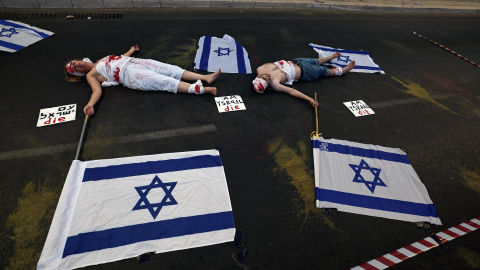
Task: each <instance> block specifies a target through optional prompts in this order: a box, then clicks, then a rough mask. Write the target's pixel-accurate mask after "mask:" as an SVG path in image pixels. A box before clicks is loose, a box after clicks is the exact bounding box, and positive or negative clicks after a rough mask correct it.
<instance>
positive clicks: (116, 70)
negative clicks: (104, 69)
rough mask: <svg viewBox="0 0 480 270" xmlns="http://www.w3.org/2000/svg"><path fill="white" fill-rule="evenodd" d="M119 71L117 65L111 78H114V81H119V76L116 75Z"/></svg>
mask: <svg viewBox="0 0 480 270" xmlns="http://www.w3.org/2000/svg"><path fill="white" fill-rule="evenodd" d="M119 73H120V68H118V67H117V69H115V72H114V73H113V78H114V79H115V81H116V82H120V76H119V75H118V74H119Z"/></svg>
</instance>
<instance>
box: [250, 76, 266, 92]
mask: <svg viewBox="0 0 480 270" xmlns="http://www.w3.org/2000/svg"><path fill="white" fill-rule="evenodd" d="M269 81H270V74H260V75H258V76H257V77H256V78H255V80H253V82H252V83H253V89H255V91H257V93H260V94H261V93H263V92H264V91H265V89H267V87H268V82H269Z"/></svg>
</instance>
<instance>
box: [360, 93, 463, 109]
mask: <svg viewBox="0 0 480 270" xmlns="http://www.w3.org/2000/svg"><path fill="white" fill-rule="evenodd" d="M430 97H431V98H432V99H433V100H440V99H446V98H451V97H456V95H453V94H444V95H431V96H430ZM423 101H425V100H423V99H421V98H407V99H399V100H394V101H386V102H377V103H369V104H370V107H371V108H373V109H378V108H384V107H392V106H398V105H405V104H411V103H418V102H423Z"/></svg>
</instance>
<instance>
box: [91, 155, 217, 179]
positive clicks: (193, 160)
mask: <svg viewBox="0 0 480 270" xmlns="http://www.w3.org/2000/svg"><path fill="white" fill-rule="evenodd" d="M218 166H223V164H222V159H221V158H220V156H211V155H204V156H195V157H188V158H180V159H168V160H159V161H147V162H142V163H130V164H122V165H112V166H106V167H98V168H86V169H85V174H84V175H83V182H87V181H98V180H108V179H115V178H121V177H129V176H135V175H145V174H154V173H165V172H176V171H184V170H193V169H202V168H211V167H218Z"/></svg>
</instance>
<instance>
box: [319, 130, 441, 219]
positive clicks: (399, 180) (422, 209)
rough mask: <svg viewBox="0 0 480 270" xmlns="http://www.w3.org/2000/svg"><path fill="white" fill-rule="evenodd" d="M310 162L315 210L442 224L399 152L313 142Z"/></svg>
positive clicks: (420, 183)
mask: <svg viewBox="0 0 480 270" xmlns="http://www.w3.org/2000/svg"><path fill="white" fill-rule="evenodd" d="M313 159H314V170H315V190H316V203H317V207H318V208H336V209H337V210H338V211H343V212H349V213H356V214H362V215H369V216H376V217H383V218H389V219H398V220H404V221H410V222H430V223H432V224H437V225H441V224H442V223H441V222H440V218H439V217H438V214H437V209H436V207H435V206H434V205H433V203H432V201H431V200H430V197H429V195H428V192H427V189H426V188H425V186H424V185H423V183H422V182H421V181H420V178H419V177H418V175H417V173H416V172H415V170H414V169H413V167H412V165H411V164H410V161H409V160H408V158H407V155H406V154H405V153H404V152H403V151H402V150H400V149H397V148H387V147H382V146H376V145H371V144H360V143H355V142H349V141H343V140H335V139H330V140H325V139H323V138H314V139H313Z"/></svg>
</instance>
